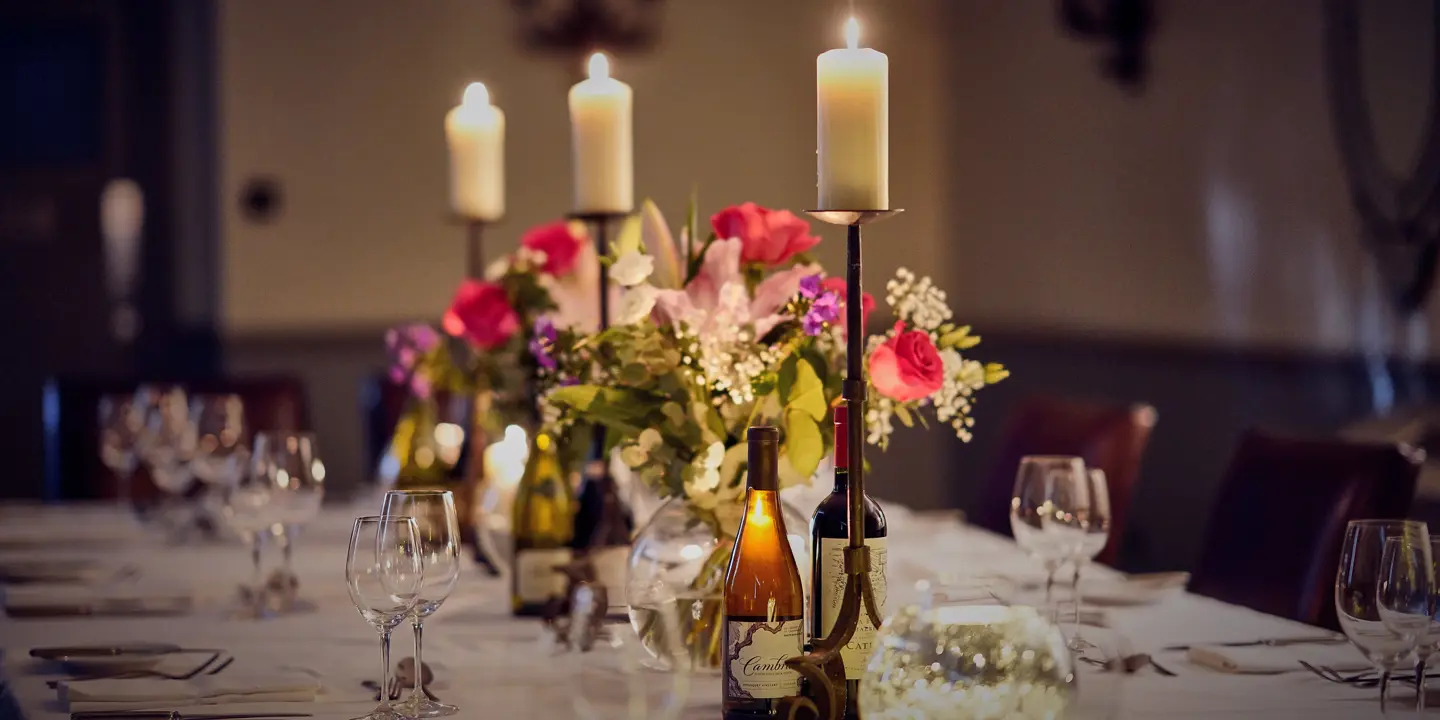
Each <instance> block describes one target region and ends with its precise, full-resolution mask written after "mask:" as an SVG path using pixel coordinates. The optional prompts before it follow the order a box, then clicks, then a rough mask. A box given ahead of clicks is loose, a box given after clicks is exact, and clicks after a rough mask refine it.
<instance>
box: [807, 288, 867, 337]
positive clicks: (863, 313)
mask: <svg viewBox="0 0 1440 720" xmlns="http://www.w3.org/2000/svg"><path fill="white" fill-rule="evenodd" d="M820 287H821V288H824V289H825V290H828V291H830V292H833V293H835V294H836V295H839V296H840V311H841V312H840V317H842V318H843V317H846V315H845V278H843V277H828V278H825V279H824V280H823V281H821V283H820ZM872 312H875V296H874V295H871V294H870V293H861V294H860V332H861V333H864V332H865V326H866V325H867V324H868V323H869V322H870V313H872Z"/></svg>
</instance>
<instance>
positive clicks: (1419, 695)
mask: <svg viewBox="0 0 1440 720" xmlns="http://www.w3.org/2000/svg"><path fill="white" fill-rule="evenodd" d="M1425 661H1426V658H1425V657H1424V656H1423V655H1422V656H1421V657H1420V659H1419V660H1417V661H1416V662H1415V713H1416V714H1417V715H1423V714H1424V713H1425Z"/></svg>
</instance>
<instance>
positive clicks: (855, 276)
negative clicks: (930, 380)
mask: <svg viewBox="0 0 1440 720" xmlns="http://www.w3.org/2000/svg"><path fill="white" fill-rule="evenodd" d="M900 212H903V211H901V210H811V211H808V214H809V215H810V216H811V217H813V218H815V219H816V220H819V221H821V222H824V223H829V224H831V225H844V226H845V261H846V272H845V327H846V333H845V385H844V391H843V395H844V397H845V402H846V403H847V404H848V405H849V407H850V418H851V422H850V424H849V426H848V428H847V432H849V433H850V436H849V438H848V439H849V445H850V447H849V452H850V457H849V465H850V485H849V488H848V490H847V496H846V500H847V501H848V502H847V504H848V506H849V507H848V514H847V519H846V521H847V522H848V527H849V530H850V538H849V544H848V546H847V547H846V548H845V595H844V599H843V600H842V601H841V605H840V614H839V616H838V617H837V618H836V619H835V626H834V627H833V628H831V630H830V634H829V635H828V636H826V637H824V638H818V639H815V640H813V641H812V642H811V644H810V650H809V651H808V652H806V653H805V654H804V655H801V656H800V657H797V658H793V659H791V660H788V661H786V664H787V665H789V666H790V667H791V668H794V669H795V671H796V672H798V673H800V676H801V677H802V678H804V680H805V683H804V688H805V689H804V690H802V691H801V692H802V694H801V695H797V696H792V697H789V698H785V700H784V701H783V702H782V708H783V711H784V712H785V714H786V717H788V718H789V719H790V720H804V719H806V718H816V719H818V720H840V718H841V716H843V715H844V713H845V663H844V661H843V660H842V659H841V657H840V650H841V648H843V647H845V644H846V643H848V642H850V638H852V637H854V635H855V629H856V628H857V627H858V626H859V624H860V618H861V617H863V615H862V613H863V614H864V615H868V616H869V617H870V622H871V623H872V624H874V626H875V627H877V628H878V627H880V621H881V617H880V608H878V607H876V604H875V588H874V587H872V586H871V583H870V548H868V547H866V546H865V330H864V318H865V313H864V309H863V307H864V303H863V302H862V298H863V297H864V296H863V294H862V293H863V290H862V283H861V274H862V272H861V271H862V265H861V260H860V227H861V226H862V225H868V224H870V223H873V222H878V221H880V220H884V219H886V218H888V217H891V216H893V215H896V214H898V213H900Z"/></svg>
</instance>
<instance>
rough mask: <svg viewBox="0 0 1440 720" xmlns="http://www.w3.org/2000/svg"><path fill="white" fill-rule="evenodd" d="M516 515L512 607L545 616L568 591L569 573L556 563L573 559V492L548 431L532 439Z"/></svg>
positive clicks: (518, 489)
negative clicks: (566, 576) (564, 571)
mask: <svg viewBox="0 0 1440 720" xmlns="http://www.w3.org/2000/svg"><path fill="white" fill-rule="evenodd" d="M514 518H515V519H514V523H513V526H514V531H513V532H514V535H515V557H514V562H512V563H511V569H510V599H511V603H510V604H511V609H512V610H513V611H514V613H515V614H516V615H529V616H538V615H542V614H544V612H545V607H546V605H548V604H549V603H550V601H551V600H553V599H555V598H558V597H562V596H564V594H565V575H564V574H563V573H560V572H557V571H556V568H557V567H558V566H561V565H565V564H567V563H569V562H570V557H571V551H570V540H571V537H572V535H573V532H574V527H575V526H574V523H575V494H574V491H573V490H571V488H570V479H569V478H567V477H565V472H564V469H563V468H562V467H561V464H560V454H559V452H558V451H557V449H556V447H555V442H554V440H552V439H551V438H550V436H549V435H546V434H544V433H536V434H535V437H534V440H533V441H532V442H531V443H530V459H529V460H528V461H527V462H526V463H525V474H524V475H523V476H521V478H520V484H519V486H517V487H516V488H515V511H514Z"/></svg>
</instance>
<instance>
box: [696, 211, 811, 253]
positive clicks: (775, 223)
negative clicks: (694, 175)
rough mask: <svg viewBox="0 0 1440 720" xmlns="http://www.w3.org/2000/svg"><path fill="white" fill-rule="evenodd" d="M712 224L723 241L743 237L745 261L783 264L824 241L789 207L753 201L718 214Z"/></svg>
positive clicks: (741, 242)
mask: <svg viewBox="0 0 1440 720" xmlns="http://www.w3.org/2000/svg"><path fill="white" fill-rule="evenodd" d="M710 227H712V228H714V229H715V234H716V235H717V236H719V237H720V239H722V240H728V239H730V238H739V239H740V248H741V249H740V261H741V262H744V263H760V264H762V265H779V264H780V263H783V262H785V261H786V260H789V259H790V258H791V257H794V255H795V254H796V253H802V252H805V251H806V250H809V249H810V248H812V247H815V244H816V243H818V242H820V238H818V237H815V236H814V235H811V234H810V223H808V222H805V221H804V220H801V219H800V218H798V217H795V215H794V213H791V212H790V211H789V210H771V209H770V208H765V207H760V206H759V205H756V204H755V203H753V202H747V203H744V204H741V205H732V206H730V207H728V208H725V209H724V210H721V211H720V212H718V213H715V214H714V215H712V216H711V217H710Z"/></svg>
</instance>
